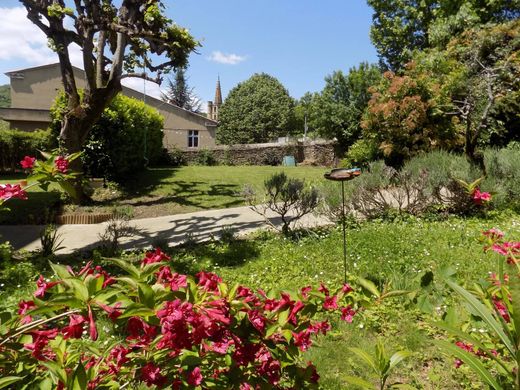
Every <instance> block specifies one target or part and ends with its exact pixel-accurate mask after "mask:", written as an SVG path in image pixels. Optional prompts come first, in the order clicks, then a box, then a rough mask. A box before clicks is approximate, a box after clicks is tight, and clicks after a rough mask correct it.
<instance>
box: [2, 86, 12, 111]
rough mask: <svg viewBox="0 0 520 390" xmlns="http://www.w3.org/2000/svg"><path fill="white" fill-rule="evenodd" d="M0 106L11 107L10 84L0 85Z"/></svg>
mask: <svg viewBox="0 0 520 390" xmlns="http://www.w3.org/2000/svg"><path fill="white" fill-rule="evenodd" d="M0 107H11V86H10V85H9V84H6V85H0Z"/></svg>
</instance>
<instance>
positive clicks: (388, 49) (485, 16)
mask: <svg viewBox="0 0 520 390" xmlns="http://www.w3.org/2000/svg"><path fill="white" fill-rule="evenodd" d="M367 2H368V4H369V5H370V6H371V7H372V8H373V9H374V14H373V16H372V20H373V24H372V28H371V30H370V37H371V39H372V43H373V44H374V46H375V47H376V49H377V52H378V54H379V59H380V63H381V65H382V66H383V67H384V68H386V69H390V70H392V71H398V70H402V69H403V67H404V65H405V64H406V63H407V62H408V61H410V60H411V58H412V54H413V51H414V50H421V49H425V48H429V47H444V46H445V45H446V44H447V43H448V41H449V40H450V39H451V38H453V36H455V35H457V34H460V33H461V32H463V31H465V30H467V29H469V28H472V27H475V26H478V25H482V24H486V23H489V22H498V23H500V22H503V21H508V20H512V19H515V18H518V17H519V16H520V0H394V1H387V0H367Z"/></svg>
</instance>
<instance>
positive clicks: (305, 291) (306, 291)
mask: <svg viewBox="0 0 520 390" xmlns="http://www.w3.org/2000/svg"><path fill="white" fill-rule="evenodd" d="M311 290H312V287H311V286H307V287H302V289H301V290H300V293H301V294H302V297H303V298H304V299H307V298H308V297H309V292H311Z"/></svg>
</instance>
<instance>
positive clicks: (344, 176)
mask: <svg viewBox="0 0 520 390" xmlns="http://www.w3.org/2000/svg"><path fill="white" fill-rule="evenodd" d="M359 175H361V169H359V168H352V169H346V168H338V169H333V170H332V171H330V172H327V173H326V174H325V175H324V176H325V179H327V180H333V181H340V182H341V200H342V208H341V221H342V224H343V272H344V282H345V283H347V230H346V226H345V182H346V181H347V180H352V179H355V178H356V177H358V176H359Z"/></svg>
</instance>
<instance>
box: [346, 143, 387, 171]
mask: <svg viewBox="0 0 520 390" xmlns="http://www.w3.org/2000/svg"><path fill="white" fill-rule="evenodd" d="M377 157H379V148H378V145H377V144H376V143H375V142H374V141H372V140H370V139H366V138H362V139H359V140H357V141H356V142H354V143H353V144H352V146H350V148H348V151H347V153H346V154H345V158H344V159H343V160H341V166H342V167H346V168H352V167H367V166H368V163H370V162H372V161H374V160H376V159H377Z"/></svg>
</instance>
